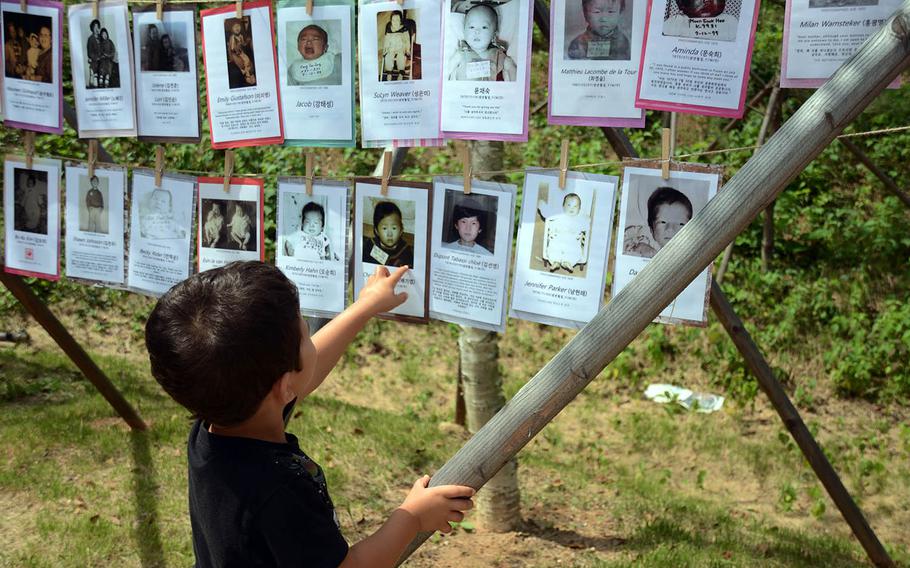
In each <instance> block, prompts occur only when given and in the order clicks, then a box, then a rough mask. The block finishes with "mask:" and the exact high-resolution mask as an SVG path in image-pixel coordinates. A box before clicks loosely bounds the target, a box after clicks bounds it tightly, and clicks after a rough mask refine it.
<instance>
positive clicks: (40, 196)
mask: <svg viewBox="0 0 910 568" xmlns="http://www.w3.org/2000/svg"><path fill="white" fill-rule="evenodd" d="M61 171H62V170H61V163H60V161H59V160H45V159H40V158H34V159H33V160H32V165H31V167H28V166H27V164H26V162H25V158H24V157H20V156H7V157H6V161H5V162H4V166H3V187H5V188H7V191H4V192H3V213H4V221H3V226H4V227H5V243H6V248H5V256H4V261H3V264H4V270H5V271H6V272H9V273H12V274H18V275H20V276H34V277H36V278H43V279H45V280H57V279H58V278H60V173H61Z"/></svg>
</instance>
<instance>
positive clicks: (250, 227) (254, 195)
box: [196, 177, 265, 272]
mask: <svg viewBox="0 0 910 568" xmlns="http://www.w3.org/2000/svg"><path fill="white" fill-rule="evenodd" d="M263 192H264V184H263V181H262V180H261V179H254V178H231V183H230V185H229V186H228V191H225V190H224V178H210V177H202V178H199V203H198V204H197V206H196V209H197V210H198V211H199V215H198V220H197V225H198V226H199V234H198V235H197V239H196V241H197V249H198V258H199V262H198V270H199V272H204V271H206V270H210V269H212V268H218V267H219V266H224V265H225V264H228V263H230V262H233V261H235V260H265V248H264V247H265V232H264V228H263V209H262V202H263V196H264V193H263Z"/></svg>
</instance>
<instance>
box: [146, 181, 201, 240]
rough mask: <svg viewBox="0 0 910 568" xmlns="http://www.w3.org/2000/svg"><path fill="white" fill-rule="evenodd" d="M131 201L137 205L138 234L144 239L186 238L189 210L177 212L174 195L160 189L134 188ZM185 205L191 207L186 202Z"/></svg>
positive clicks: (189, 217)
mask: <svg viewBox="0 0 910 568" xmlns="http://www.w3.org/2000/svg"><path fill="white" fill-rule="evenodd" d="M134 192H135V193H134V195H133V199H134V200H135V201H136V202H137V203H138V204H139V205H138V206H139V234H140V236H142V238H144V239H150V240H165V239H183V238H186V236H187V234H188V232H189V227H190V219H191V215H192V213H191V211H190V210H189V209H184V210H178V209H180V208H179V207H177V206H175V203H174V195H173V193H172V192H171V190H169V189H165V188H162V187H152V188H146V187H142V188H136V187H135V186H134ZM183 201H184V202H187V205H189V206H190V208H191V207H192V203H191V202H188V200H183Z"/></svg>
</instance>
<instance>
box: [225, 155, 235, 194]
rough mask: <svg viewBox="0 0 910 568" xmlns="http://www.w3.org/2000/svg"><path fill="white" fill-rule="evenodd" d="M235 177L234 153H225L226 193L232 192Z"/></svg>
mask: <svg viewBox="0 0 910 568" xmlns="http://www.w3.org/2000/svg"><path fill="white" fill-rule="evenodd" d="M233 175H234V151H233V150H225V151H224V192H225V193H227V192H229V191H230V190H231V176H233Z"/></svg>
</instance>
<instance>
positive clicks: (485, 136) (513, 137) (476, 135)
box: [439, 0, 534, 142]
mask: <svg viewBox="0 0 910 568" xmlns="http://www.w3.org/2000/svg"><path fill="white" fill-rule="evenodd" d="M519 1H521V2H524V1H525V0H519ZM527 6H528V36H527V37H528V54H527V56H526V57H525V98H524V108H525V111H524V129H523V130H522V131H521V134H496V133H493V132H462V131H457V132H456V131H452V130H442V88H441V87H442V86H441V85H440V91H439V95H440V96H439V128H440V133H441V135H442V137H443V138H444V139H446V140H448V139H452V140H494V141H502V142H527V141H528V120H529V116H528V115H529V114H530V108H529V105H530V100H531V44H532V43H534V41H533V40H534V38H533V32H534V4H533V2H528V4H527ZM443 9H445V7H443ZM445 25H446V24H445V17H443V21H442V26H443V29H445ZM443 45H445V42H443ZM443 57H445V55H443ZM442 82H443V84H444V83H445V75H443V77H442Z"/></svg>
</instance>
